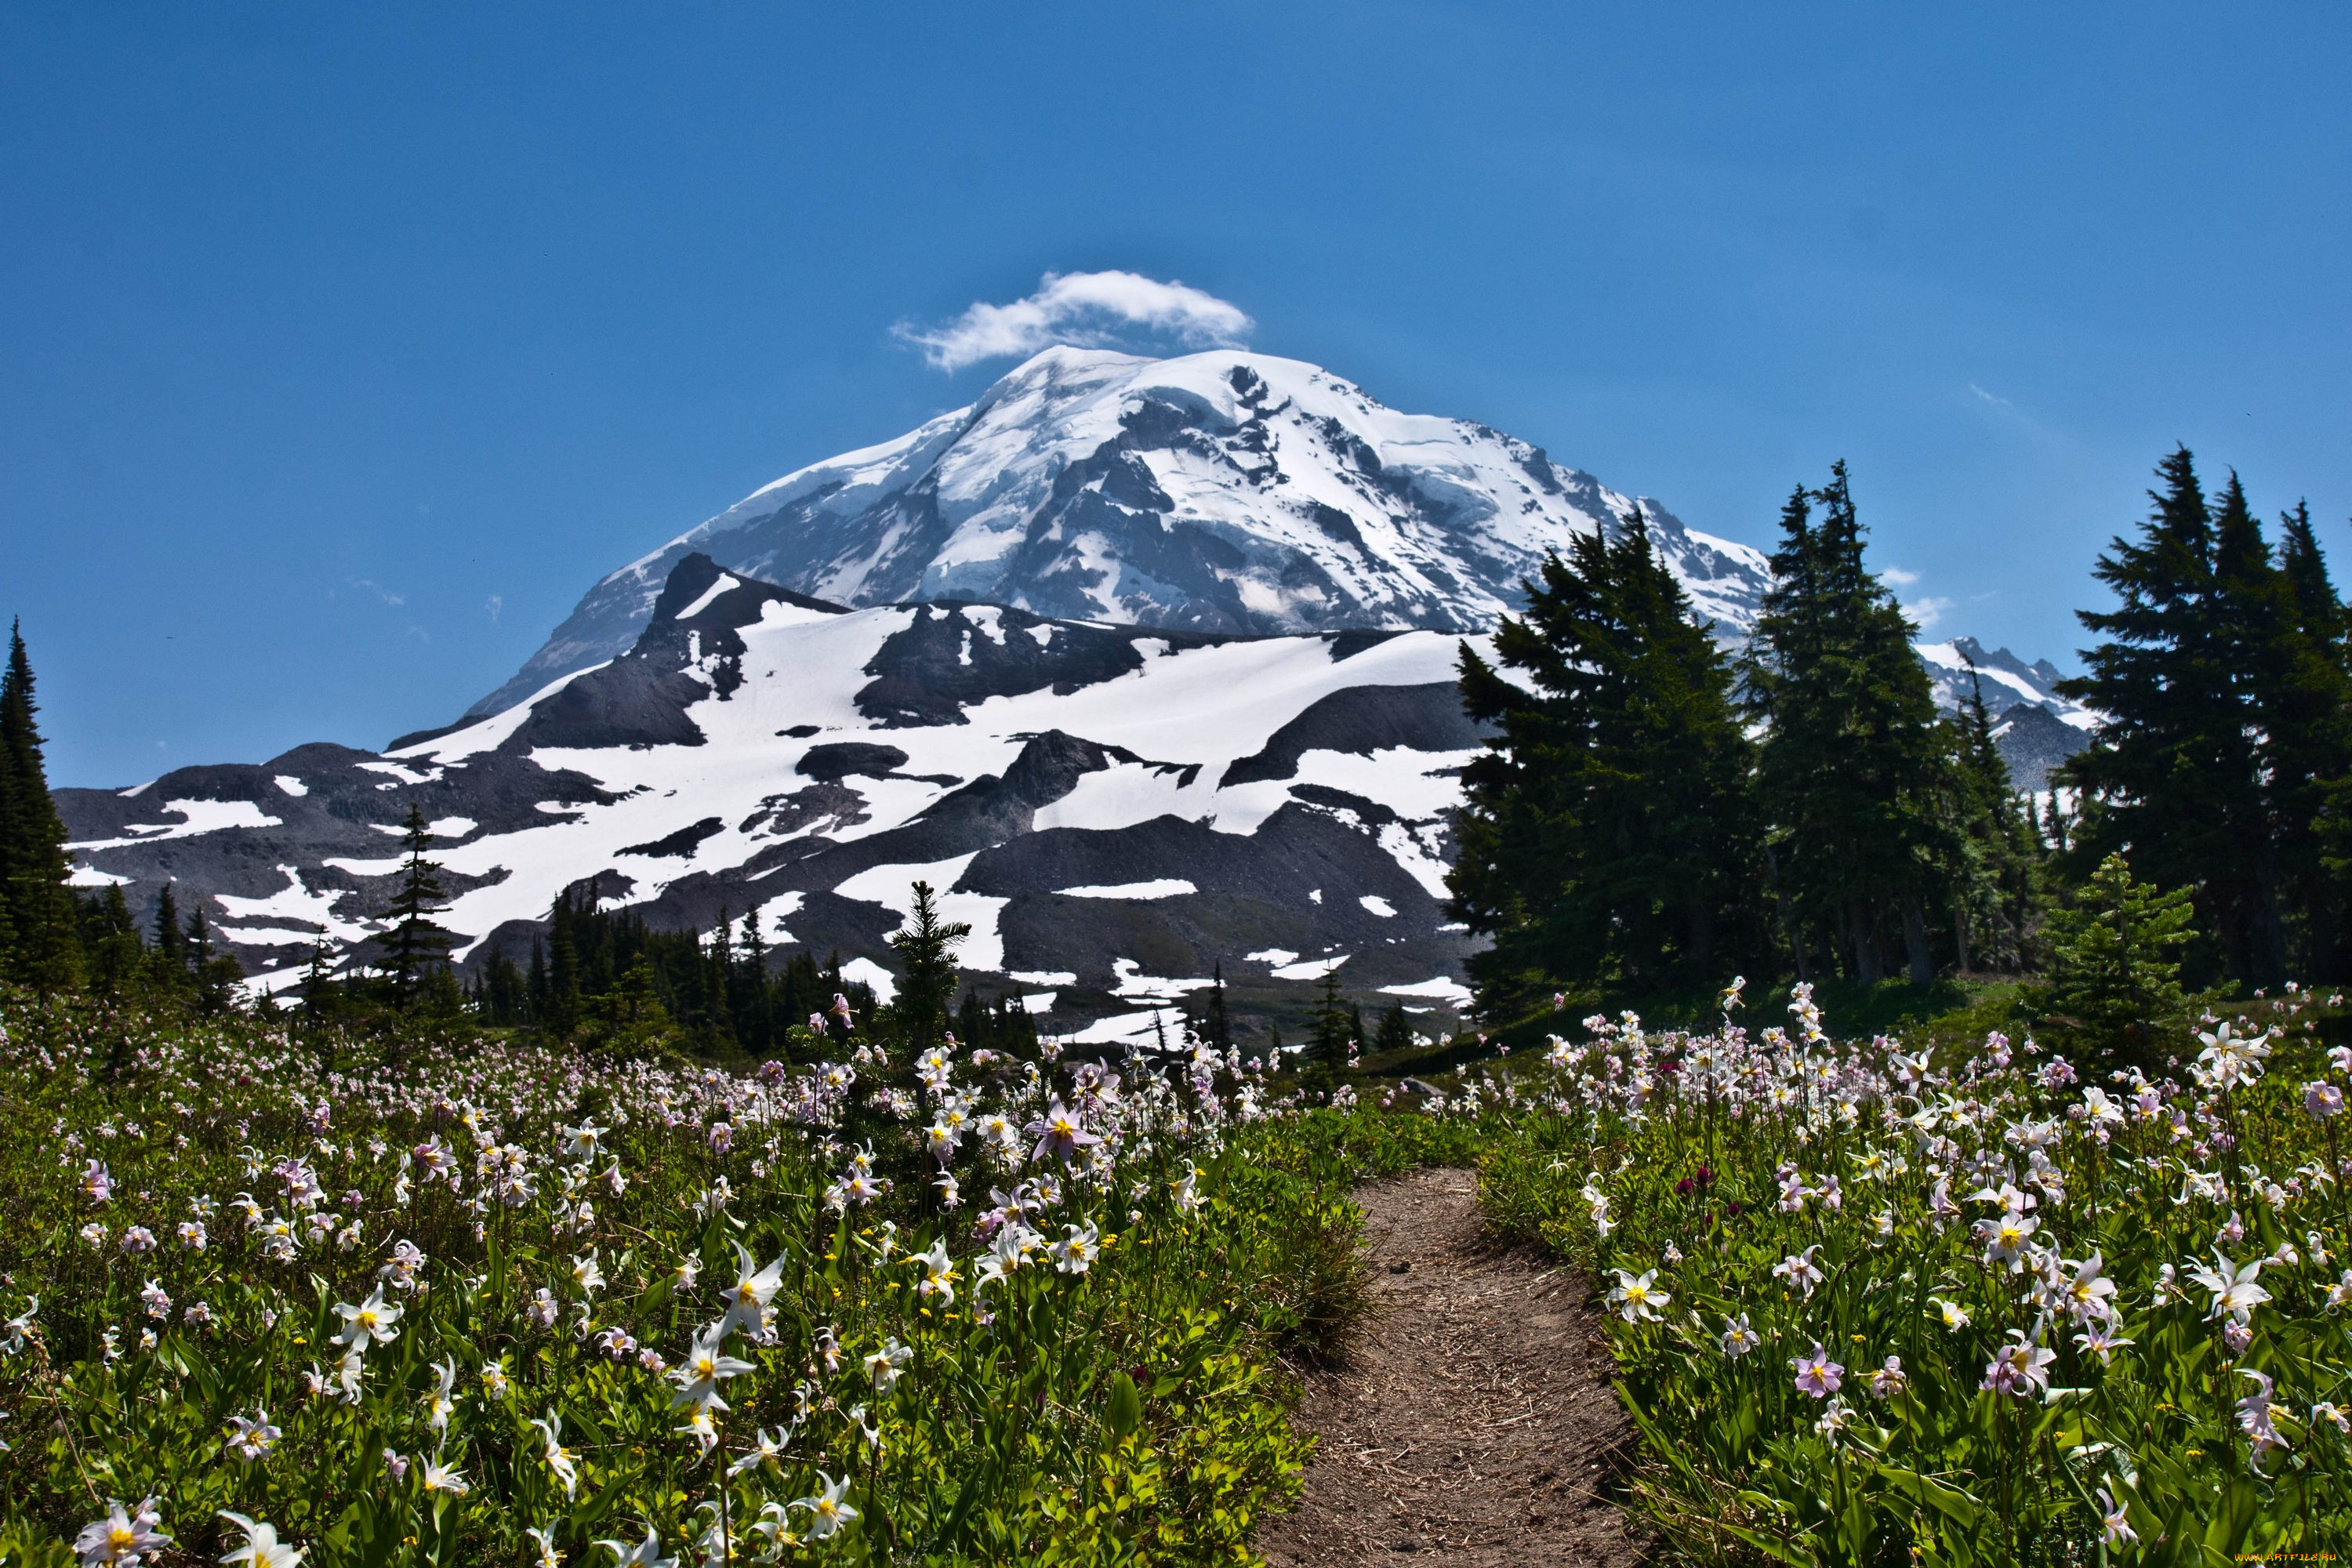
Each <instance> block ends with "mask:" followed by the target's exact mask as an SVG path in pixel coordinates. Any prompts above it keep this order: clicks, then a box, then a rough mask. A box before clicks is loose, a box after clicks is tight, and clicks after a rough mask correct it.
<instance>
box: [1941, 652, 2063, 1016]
mask: <svg viewBox="0 0 2352 1568" xmlns="http://www.w3.org/2000/svg"><path fill="white" fill-rule="evenodd" d="M1953 726H1954V729H1955V731H1956V733H1957V739H1958V743H1957V745H1956V747H1955V753H1956V762H1957V767H1956V770H1955V779H1954V783H1955V788H1956V795H1955V805H1956V809H1957V812H1958V826H1959V828H1960V850H1961V854H1962V855H1963V857H1964V858H1965V865H1964V868H1963V870H1962V874H1961V875H1959V876H1958V877H1956V878H1954V879H1952V882H1951V892H1952V895H1953V901H1952V936H1953V941H1954V943H1955V946H1956V948H1957V951H1958V959H1959V966H1960V967H1961V968H1962V969H1969V968H1984V969H2002V970H2010V971H2016V970H2020V969H2022V968H2025V967H2026V966H2027V960H2028V957H2029V954H2028V952H2027V945H2026V944H2027V934H2028V931H2029V930H2030V928H2031V926H2032V921H2033V919H2034V916H2035V911H2036V909H2037V907H2038V902H2039V892H2040V881H2041V875H2042V853H2041V846H2040V842H2039V840H2038V839H2037V838H2036V837H2035V834H2034V826H2033V819H2032V806H2031V805H2028V804H2027V803H2026V802H2025V801H2024V800H2023V799H2022V798H2021V796H2020V795H2018V793H2017V789H2016V787H2015V785H2014V784H2013V783H2012V782H2011V779H2010V776H2009V764H2008V763H2006V762H2004V761H2003V760H2002V758H2001V754H2000V747H1999V745H1998V744H1996V743H1995V741H1994V738H1993V727H1992V716H1991V715H1990V713H1989V712H1988V711H1987V710H1986V709H1985V700H1984V681H1983V679H1981V678H1980V677H1979V676H1978V674H1977V671H1976V668H1975V667H1974V666H1973V665H1971V666H1970V667H1969V695H1968V698H1967V700H1965V701H1963V702H1962V703H1961V704H1960V711H1959V713H1958V717H1957V718H1956V719H1955V720H1954V721H1953Z"/></svg>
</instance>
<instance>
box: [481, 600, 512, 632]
mask: <svg viewBox="0 0 2352 1568" xmlns="http://www.w3.org/2000/svg"><path fill="white" fill-rule="evenodd" d="M506 607H507V602H506V600H505V599H503V598H501V597H500V596H499V595H496V594H493V595H490V596H489V597H488V598H487V599H485V600H483V601H482V608H484V609H485V610H488V612H489V613H490V625H492V626H497V625H498V624H499V611H500V610H503V609H505V608H506Z"/></svg>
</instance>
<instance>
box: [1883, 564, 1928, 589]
mask: <svg viewBox="0 0 2352 1568" xmlns="http://www.w3.org/2000/svg"><path fill="white" fill-rule="evenodd" d="M1878 574H1879V575H1880V576H1882V577H1884V578H1885V579H1886V580H1887V581H1888V582H1890V583H1892V584H1895V586H1896V587H1898V588H1908V587H1911V586H1912V585H1914V584H1916V583H1917V582H1918V581H1919V574H1917V573H1916V572H1906V571H1905V570H1904V569H1903V568H1902V567H1900V566H1882V567H1880V568H1879V569H1878Z"/></svg>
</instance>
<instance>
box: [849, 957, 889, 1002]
mask: <svg viewBox="0 0 2352 1568" xmlns="http://www.w3.org/2000/svg"><path fill="white" fill-rule="evenodd" d="M841 977H842V978H843V979H844V980H854V981H856V983H857V984H860V985H866V986H871V987H872V988H873V991H874V995H875V998H876V999H877V1001H883V1002H888V1001H892V1000H894V999H895V998H896V997H897V996H898V976H897V975H895V974H893V973H890V972H889V971H888V970H887V969H885V968H883V967H882V966H881V965H880V964H878V963H875V962H874V961H873V960H872V959H870V958H853V959H851V960H850V961H849V962H848V963H845V964H843V965H842V966H841Z"/></svg>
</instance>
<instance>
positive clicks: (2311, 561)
mask: <svg viewBox="0 0 2352 1568" xmlns="http://www.w3.org/2000/svg"><path fill="white" fill-rule="evenodd" d="M2157 474H2158V479H2159V480H2160V481H2161V488H2159V489H2156V490H2152V491H2150V492H2149V499H2150V500H2152V501H2153V502H2154V503H2155V505H2154V510H2152V511H2151V513H2150V515H2149V517H2148V520H2147V522H2146V523H2144V524H2143V525H2142V526H2141V529H2140V533H2139V537H2138V538H2137V540H2133V541H2126V540H2124V539H2122V538H2116V539H2115V540H2113V541H2111V542H2109V545H2108V548H2107V550H2106V551H2105V553H2103V554H2102V555H2101V556H2100V557H2099V562H2098V564H2097V566H2096V567H2095V575H2096V576H2097V577H2098V578H2099V580H2100V581H2101V582H2103V583H2105V584H2106V585H2107V587H2108V588H2109V589H2111V590H2112V591H2113V592H2114V594H2115V595H2116V600H2117V604H2116V607H2115V608H2114V609H2113V610H2108V611H2083V612H2079V613H2078V615H2077V616H2076V618H2077V619H2079V620H2080V621H2081V622H2082V623H2083V625H2084V627H2085V628H2086V629H2088V630H2090V631H2092V632H2093V633H2095V634H2098V635H2099V636H2100V637H2103V638H2104V639H2105V640H2103V641H2101V642H2099V643H2098V644H2096V645H2095V647H2090V648H2086V649H2084V653H2083V658H2084V666H2085V668H2086V670H2087V673H2086V674H2085V675H2084V676H2083V677H2082V678H2081V679H2074V680H2069V681H2064V682H2062V683H2061V684H2060V688H2059V689H2060V690H2061V691H2062V692H2063V694H2064V695H2066V696H2067V697H2070V698H2072V699H2074V700H2076V701H2079V702H2082V703H2083V704H2084V705H2085V706H2086V707H2089V708H2091V709H2092V710H2095V711H2096V712H2098V713H2099V714H2100V715H2101V719H2100V722H2099V725H2098V727H2097V729H2096V730H2095V731H2094V735H2093V743H2092V744H2091V745H2090V746H2089V747H2087V748H2086V749H2085V750H2084V751H2083V752H2080V753H2078V754H2077V755H2076V756H2075V757H2074V758H2073V759H2072V760H2071V761H2070V762H2069V763H2067V764H2066V767H2065V769H2064V771H2063V777H2064V779H2065V780H2066V782H2067V783H2069V784H2072V785H2074V787H2075V788H2077V789H2079V790H2080V791H2081V793H2082V804H2081V805H2080V807H2079V809H2078V811H2077V814H2076V817H2075V820H2074V823H2073V825H2072V826H2071V827H2070V828H2069V831H2068V835H2067V838H2068V843H2067V851H2066V857H2065V858H2066V863H2067V864H2068V865H2069V867H2070V868H2073V869H2074V870H2075V871H2076V872H2077V873H2084V872H2087V871H2088V870H2089V869H2090V868H2093V867H2095V866H2098V865H2100V864H2101V863H2102V862H2104V860H2105V858H2106V857H2107V856H2109V855H2110V854H2113V853H2115V852H2116V851H2118V850H2120V849H2124V848H2126V847H2128V848H2129V849H2130V851H2131V854H2132V858H2133V864H2134V867H2135V868H2136V872H2137V875H2140V876H2142V877H2144V878H2146V879H2147V880H2148V881H2151V882H2154V883H2156V884H2158V885H2159V886H2164V887H2171V888H2185V889H2188V890H2189V894H2190V896H2191V898H2192V899H2193V900H2194V903H2195V907H2196V911H2197V922H2196V923H2197V927H2198V931H2199V940H2198V941H2197V942H2194V943H2192V945H2191V946H2190V949H2189V970H2190V972H2191V973H2192V975H2193V976H2194V977H2195V978H2196V980H2197V981H2198V982H2200V983H2203V982H2206V981H2210V980H2214V979H2219V978H2221V977H2222V976H2225V975H2226V976H2229V977H2231V978H2232V979H2235V980H2238V981H2240V982H2242V983H2244V984H2272V983H2274V982H2276V981H2277V980H2280V979H2282V978H2284V975H2285V972H2286V968H2287V964H2288V960H2289V951H2288V940H2287V933H2288V928H2289V924H2290V914H2291V912H2292V911H2291V909H2290V903H2289V892H2288V883H2289V879H2290V876H2291V875H2293V873H2291V872H2290V870H2289V868H2288V866H2287V864H2286V861H2285V856H2284V853H2283V850H2284V847H2285V846H2286V845H2288V844H2294V845H2295V846H2296V847H2297V852H2298V853H2301V854H2303V855H2304V856H2305V869H2306V870H2308V871H2311V872H2315V873H2320V874H2324V873H2325V865H2324V862H2323V861H2322V860H2321V858H2319V857H2317V856H2314V855H2311V854H2310V853H2309V851H2310V848H2311V847H2312V845H2313V842H2314V840H2313V838H2312V837H2311V835H2312V833H2313V828H2312V826H2311V825H2312V824H2313V822H2314V821H2315V816H2314V813H2313V809H2312V808H2313V806H2314V805H2315V803H2318V802H2320V801H2323V800H2325V799H2326V795H2327V784H2326V778H2325V776H2324V775H2325V774H2326V773H2328V772H2330V771H2331V770H2335V769H2339V768H2340V767H2341V766H2342V762H2341V760H2340V758H2339V757H2338V756H2336V755H2335V754H2334V753H2335V752H2336V749H2337V745H2338V743H2339V742H2336V740H2335V739H2333V737H2335V736H2337V735H2340V734H2341V728H2340V726H2341V722H2342V701H2343V689H2342V686H2341V684H2340V676H2339V675H2338V674H2337V673H2335V672H2331V671H2330V670H2329V669H2328V668H2326V666H2327V665H2328V664H2329V663H2330V662H2339V663H2340V660H2341V658H2342V653H2341V649H2340V647H2331V646H2329V643H2328V640H2327V639H2329V637H2330V634H2331V632H2332V631H2333V629H2334V628H2333V626H2332V625H2331V622H2332V621H2333V620H2334V618H2335V614H2336V612H2333V611H2331V610H2330V608H2329V607H2328V605H2327V603H2326V601H2327V600H2328V599H2331V598H2332V597H2333V593H2332V590H2328V591H2326V594H2325V595H2322V594H2321V593H2320V589H2321V588H2322V586H2323V585H2324V584H2325V572H2324V568H2320V566H2319V563H2318V552H2317V546H2316V543H2315V542H2313V541H2311V540H2310V538H2309V533H2308V528H2307V526H2306V527H2305V528H2304V529H2303V530H2301V531H2298V533H2299V536H2291V537H2290V540H2289V542H2288V548H2289V551H2290V552H2291V553H2292V554H2293V555H2294V566H2293V570H2292V573H2291V574H2290V572H2288V571H2286V570H2283V569H2282V568H2281V566H2280V564H2279V563H2278V562H2277V561H2276V560H2274V558H2273V555H2272V553H2271V552H2270V550H2269V548H2268V547H2267V545H2266V544H2265V543H2264V542H2263V536H2262V530H2261V527H2260V525H2259V524H2258V523H2257V522H2256V521H2254V518H2253V515H2252V510H2251V509H2250V508H2249V507H2248V506H2247V504H2246V500H2245V493H2244V490H2243V489H2242V487H2241V486H2240V485H2239V483H2238V480H2237V477H2236V476H2235V475H2234V474H2233V475H2231V478H2230V480H2229V482H2228V484H2227V485H2225V486H2224V487H2223V488H2222V489H2221V493H2220V496H2219V497H2218V500H2217V502H2209V501H2208V500H2207V498H2206V496H2205V494H2204V491H2203V489H2201V487H2200V484H2199V481H2198V478H2197V471H2196V465H2195V462H2194V459H2193V458H2191V457H2190V455H2189V450H2188V449H2187V448H2186V447H2179V448H2176V449H2175V450H2174V451H2173V452H2172V453H2171V454H2170V455H2169V456H2168V457H2167V458H2165V459H2164V460H2163V461H2162V462H2161V463H2159V464H2158V467H2157ZM2315 569H2316V570H2315ZM2305 594H2309V595H2312V597H2311V598H2310V599H2309V600H2308V601H2306V600H2305V598H2304V597H2303V595H2305ZM2306 617H2308V618H2309V624H2310V626H2311V627H2312V628H2313V631H2314V632H2315V633H2316V635H2317V637H2318V638H2320V639H2321V641H2320V642H2318V643H2315V642H2314V641H2313V640H2312V635H2311V633H2307V632H2306V631H2305V629H2304V623H2305V618H2306ZM2339 776H2340V774H2339ZM2299 923H2300V924H2301V925H2303V926H2304V927H2305V929H2308V927H2309V925H2310V921H2307V920H2305V921H2301V922H2299ZM2323 923H2325V922H2324V921H2323Z"/></svg>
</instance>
